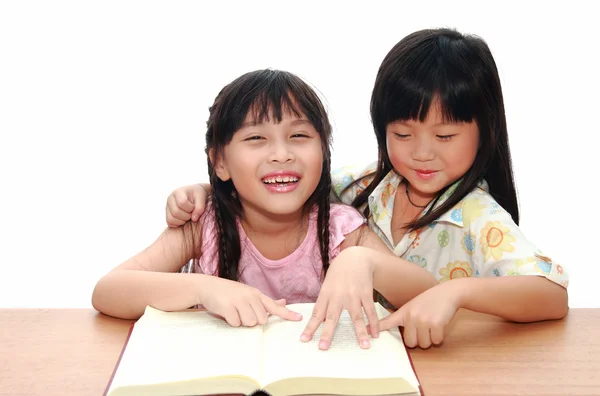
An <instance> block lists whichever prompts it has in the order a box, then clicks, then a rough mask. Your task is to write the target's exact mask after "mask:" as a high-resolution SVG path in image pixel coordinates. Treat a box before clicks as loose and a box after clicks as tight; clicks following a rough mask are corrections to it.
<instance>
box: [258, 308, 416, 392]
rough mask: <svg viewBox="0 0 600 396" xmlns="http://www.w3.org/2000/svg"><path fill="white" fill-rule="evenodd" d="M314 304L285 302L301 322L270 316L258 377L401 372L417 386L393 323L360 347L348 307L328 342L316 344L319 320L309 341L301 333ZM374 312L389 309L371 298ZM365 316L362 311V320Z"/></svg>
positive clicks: (360, 375) (383, 375)
mask: <svg viewBox="0 0 600 396" xmlns="http://www.w3.org/2000/svg"><path fill="white" fill-rule="evenodd" d="M313 306H314V305H313V304H302V305H299V304H296V305H290V307H289V308H290V309H292V310H294V311H297V312H300V313H302V315H303V320H302V321H301V322H291V321H290V322H286V321H282V320H280V319H278V318H271V321H270V323H269V325H268V326H267V327H266V328H265V334H264V341H263V342H264V355H263V356H264V363H263V364H264V371H263V373H264V374H263V375H264V376H263V383H266V384H269V383H273V382H275V381H278V380H281V379H286V378H291V377H317V378H319V377H320V378H372V379H374V378H398V377H401V378H404V379H405V380H406V381H407V382H408V383H409V384H411V385H413V386H414V387H415V389H418V385H419V382H418V380H417V377H416V375H415V373H414V371H413V369H412V366H411V363H410V360H409V357H408V355H407V352H406V348H405V347H404V343H403V341H402V336H401V334H400V332H399V330H398V328H394V329H392V330H388V331H384V332H381V333H380V335H379V338H376V339H373V338H372V339H371V348H370V349H361V348H360V346H359V345H358V340H357V338H356V334H355V330H354V324H353V323H352V319H351V318H350V315H349V314H348V312H347V311H344V312H343V313H342V316H341V318H340V321H339V323H338V326H337V329H336V332H335V335H334V338H333V340H332V343H331V346H330V348H329V350H327V351H321V350H319V348H318V343H319V337H320V334H321V330H322V328H323V325H321V326H320V327H319V329H318V330H317V332H316V333H315V335H314V336H313V339H312V340H311V341H309V342H306V343H305V342H302V341H300V335H301V334H302V331H303V330H304V328H305V327H306V323H307V322H308V320H309V319H310V317H311V315H312V309H313ZM376 309H377V313H378V316H379V318H380V319H381V318H383V317H385V316H387V315H389V313H388V312H387V311H386V310H385V309H384V308H383V307H382V306H381V305H379V304H376ZM366 322H367V319H366V316H365V323H366Z"/></svg>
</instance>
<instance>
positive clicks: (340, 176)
mask: <svg viewBox="0 0 600 396" xmlns="http://www.w3.org/2000/svg"><path fill="white" fill-rule="evenodd" d="M376 170H377V161H375V162H369V163H366V164H365V163H363V164H355V165H347V166H343V167H340V168H337V169H334V170H333V171H332V172H331V183H332V187H333V190H334V192H335V193H336V195H337V196H338V197H340V198H341V199H342V201H343V202H346V203H349V202H351V201H352V200H354V198H355V197H356V196H357V195H358V194H360V192H361V191H362V190H363V189H364V188H365V187H367V186H368V185H369V184H370V182H371V180H372V179H373V176H374V174H375V171H376ZM357 181H358V182H357ZM355 182H357V183H355ZM354 183H355V184H354ZM353 184H354V185H353Z"/></svg>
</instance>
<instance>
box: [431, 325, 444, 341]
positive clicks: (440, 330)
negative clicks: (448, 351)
mask: <svg viewBox="0 0 600 396" xmlns="http://www.w3.org/2000/svg"><path fill="white" fill-rule="evenodd" d="M430 333H431V342H432V343H433V344H435V345H440V344H441V343H442V341H444V327H443V326H435V327H433V328H431V330H430Z"/></svg>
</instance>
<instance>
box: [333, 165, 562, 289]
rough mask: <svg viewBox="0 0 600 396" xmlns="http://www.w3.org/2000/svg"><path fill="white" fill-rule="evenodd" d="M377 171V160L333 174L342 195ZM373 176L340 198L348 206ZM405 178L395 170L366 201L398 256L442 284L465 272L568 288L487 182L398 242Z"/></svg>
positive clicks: (554, 265)
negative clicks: (530, 278)
mask: <svg viewBox="0 0 600 396" xmlns="http://www.w3.org/2000/svg"><path fill="white" fill-rule="evenodd" d="M375 169H376V163H373V164H370V165H369V166H366V167H364V166H363V167H343V168H341V169H338V170H335V171H334V172H332V175H333V188H334V190H335V192H336V193H337V195H338V196H340V194H341V192H342V190H344V188H346V187H347V186H349V185H350V184H351V183H352V182H353V181H355V180H357V179H360V178H361V177H363V176H365V175H370V174H372V173H373V172H374V170H375ZM371 180H372V176H371V177H365V179H362V180H361V181H360V182H359V183H358V184H357V185H354V186H353V187H351V188H350V189H348V190H347V191H346V192H345V193H344V194H343V195H341V196H340V198H341V199H342V201H343V202H344V203H348V204H350V203H351V202H352V200H353V199H354V198H355V197H356V196H357V194H359V193H360V192H361V191H362V190H363V189H364V188H365V187H366V186H368V185H369V183H370V181H371ZM401 181H402V177H401V176H399V175H398V174H397V173H396V172H394V171H391V172H390V173H389V174H388V175H387V176H386V177H385V178H384V179H383V180H382V182H381V183H380V184H379V185H378V186H377V187H376V188H375V189H374V190H373V192H372V193H371V195H370V196H369V199H368V205H369V209H370V213H371V215H370V217H369V219H368V221H369V226H370V227H371V228H372V229H373V230H374V231H375V232H376V233H377V234H378V235H379V236H380V237H381V239H382V240H383V241H384V242H385V243H386V244H387V245H388V247H389V248H390V249H391V250H393V251H394V253H395V254H396V255H397V256H399V257H401V258H403V259H405V260H408V261H411V262H413V263H415V264H417V265H420V266H421V267H424V268H426V269H427V270H428V271H430V272H431V273H433V275H434V276H435V277H436V278H437V279H438V280H439V281H442V282H443V281H447V280H450V279H454V278H458V277H467V276H481V277H489V276H510V275H538V276H544V277H546V278H548V279H549V280H551V281H553V282H555V283H557V284H559V285H561V286H563V287H565V288H566V287H567V286H568V283H569V278H568V274H567V271H566V270H565V268H564V267H563V266H562V265H560V264H557V263H554V262H553V261H552V260H551V259H550V258H548V257H546V256H544V255H543V254H542V252H541V251H540V250H539V249H537V247H536V246H534V245H533V243H531V242H530V241H529V240H528V239H527V238H526V237H525V235H523V233H522V232H521V230H520V229H519V227H518V226H517V225H516V224H515V223H514V221H513V220H512V217H511V216H510V214H509V213H508V212H507V211H506V210H504V209H503V208H502V207H501V206H500V205H498V203H496V201H495V200H494V198H493V197H492V196H491V195H490V193H489V188H488V184H487V183H486V182H485V181H482V182H481V183H480V184H479V186H478V187H477V188H475V189H474V190H473V191H471V192H470V193H469V194H467V195H466V196H465V197H464V198H463V199H462V200H461V201H460V202H459V203H458V204H457V205H456V206H455V207H454V208H452V209H451V210H449V211H448V212H446V213H444V214H443V215H442V216H440V217H439V218H438V219H437V220H436V221H434V222H432V223H431V224H430V225H429V226H426V227H424V228H422V229H420V230H415V231H412V232H409V233H407V234H406V235H404V237H403V238H402V240H400V242H399V243H398V244H397V245H396V246H394V245H393V239H392V231H391V220H392V213H393V208H394V196H395V194H396V191H397V188H398V185H399V184H400V182H401ZM457 185H458V182H457V183H455V184H454V185H452V186H451V187H450V188H449V189H448V190H447V191H446V192H445V193H444V195H443V196H442V197H440V199H439V200H438V202H437V203H436V207H438V206H439V205H441V204H442V203H443V202H444V201H445V200H446V199H447V198H448V197H449V196H450V194H452V192H453V191H454V190H455V189H456V187H457ZM430 205H432V203H430ZM363 209H364V207H363V208H360V210H361V211H362V210H363ZM428 209H429V207H428V208H427V209H425V210H424V213H425V212H426V211H427V210H428Z"/></svg>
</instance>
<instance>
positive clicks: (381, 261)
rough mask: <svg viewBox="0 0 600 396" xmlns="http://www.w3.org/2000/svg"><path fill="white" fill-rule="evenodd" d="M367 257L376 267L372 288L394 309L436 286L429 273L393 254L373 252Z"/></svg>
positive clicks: (433, 278) (436, 282)
mask: <svg viewBox="0 0 600 396" xmlns="http://www.w3.org/2000/svg"><path fill="white" fill-rule="evenodd" d="M369 257H370V258H371V259H373V260H374V262H375V265H376V268H375V273H374V276H373V287H374V288H375V290H377V291H378V292H379V293H381V295H383V296H384V297H385V299H386V300H387V301H388V302H390V303H391V304H392V305H393V306H394V307H396V308H399V307H401V306H402V305H404V304H405V303H407V302H408V301H410V300H412V299H413V298H414V297H416V296H417V295H419V294H421V293H423V292H424V291H425V290H427V289H430V288H431V287H434V286H436V285H437V284H438V281H437V280H436V279H435V277H434V276H433V275H432V274H431V273H430V272H429V271H427V270H426V269H424V268H422V267H420V266H418V265H416V264H413V263H411V262H409V261H406V260H403V259H401V258H399V257H397V256H395V255H393V254H386V253H381V252H379V251H373V252H370V253H369Z"/></svg>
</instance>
